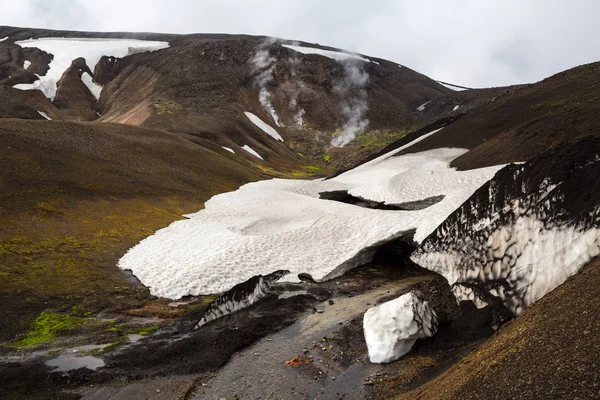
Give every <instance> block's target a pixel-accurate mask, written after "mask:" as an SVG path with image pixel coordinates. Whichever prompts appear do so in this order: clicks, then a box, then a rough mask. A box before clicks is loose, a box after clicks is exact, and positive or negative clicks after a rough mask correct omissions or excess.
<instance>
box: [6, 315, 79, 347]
mask: <svg viewBox="0 0 600 400" xmlns="http://www.w3.org/2000/svg"><path fill="white" fill-rule="evenodd" d="M78 312H79V310H75V308H74V310H73V311H72V312H71V313H70V314H59V313H57V312H54V311H52V310H45V311H42V313H41V314H40V315H38V316H37V317H36V319H35V320H34V321H33V324H31V329H30V330H29V332H27V336H25V337H24V338H23V339H21V340H18V341H16V342H14V343H13V344H12V347H33V346H37V345H39V344H41V343H45V342H48V341H50V340H52V339H54V338H55V337H56V335H57V334H59V333H61V332H66V331H72V330H75V329H77V328H79V327H81V326H82V325H85V324H86V322H87V321H86V320H85V319H83V318H81V317H78V316H77V313H78Z"/></svg>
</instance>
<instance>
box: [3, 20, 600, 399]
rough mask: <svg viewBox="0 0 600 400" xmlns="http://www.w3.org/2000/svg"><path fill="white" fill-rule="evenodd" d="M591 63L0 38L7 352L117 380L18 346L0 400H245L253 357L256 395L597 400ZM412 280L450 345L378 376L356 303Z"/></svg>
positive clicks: (186, 39) (236, 44) (166, 40)
mask: <svg viewBox="0 0 600 400" xmlns="http://www.w3.org/2000/svg"><path fill="white" fill-rule="evenodd" d="M599 73H600V63H593V64H588V65H583V66H580V67H577V68H574V69H571V70H568V71H564V72H562V73H559V74H557V75H554V76H552V77H549V78H547V79H544V80H543V81H541V82H537V83H533V84H528V85H517V86H511V87H498V88H486V89H466V90H461V91H455V90H453V89H452V88H457V86H456V85H449V84H447V83H444V84H441V83H439V82H437V81H435V80H433V79H431V78H429V77H426V76H424V75H422V74H420V73H418V72H416V71H413V70H411V69H410V68H408V67H406V66H404V65H399V64H398V63H396V62H391V61H388V60H383V59H379V58H375V57H370V56H368V55H364V54H354V53H350V52H347V51H344V50H341V49H335V48H331V47H327V46H322V45H319V44H311V43H306V42H299V41H291V40H285V39H276V38H268V37H257V36H249V35H225V34H192V35H173V34H155V33H99V32H71V31H50V30H41V29H28V28H17V27H6V26H3V27H0V187H1V188H2V190H1V191H0V214H1V215H2V218H0V276H1V277H2V279H0V301H1V302H2V304H3V307H2V308H1V309H0V322H2V324H1V325H0V326H1V328H0V341H2V343H3V346H4V347H3V348H0V351H2V352H3V354H4V353H6V352H11V351H14V350H12V349H13V348H14V347H15V346H16V347H24V346H34V348H35V349H38V350H40V351H46V350H41V349H42V348H43V346H49V343H51V344H52V345H55V346H58V348H59V350H57V351H59V352H61V351H63V350H62V349H66V348H69V349H70V348H71V347H73V346H76V345H92V344H93V345H98V346H100V347H94V346H92V347H94V349H92V350H89V349H87V348H86V349H87V350H82V351H85V352H86V353H85V357H91V358H92V361H93V362H101V363H102V365H104V363H106V364H107V365H108V366H109V367H110V368H99V369H98V370H97V371H96V370H95V369H93V368H92V367H89V368H79V369H74V370H72V371H71V370H69V371H64V372H65V376H59V375H60V374H52V373H50V367H49V366H48V365H46V364H44V362H46V361H51V360H54V359H53V358H52V357H54V355H55V354H54V353H52V354H50V353H44V354H43V355H41V356H40V357H38V358H35V357H33V356H32V358H28V357H29V355H30V354H32V353H31V352H29V350H27V349H24V350H19V353H17V355H18V356H15V355H14V354H13V355H11V356H8V357H7V358H5V359H3V360H2V363H4V364H2V365H0V379H1V380H2V381H5V382H10V384H9V385H8V386H6V387H3V388H0V397H3V398H4V397H6V398H48V397H51V398H53V397H57V398H60V397H64V398H79V397H81V396H82V395H85V394H89V395H90V396H100V397H102V396H105V395H106V393H117V392H118V393H119V394H118V395H116V396H117V398H118V397H119V396H120V397H122V398H127V393H129V392H128V390H130V389H131V388H133V387H137V388H138V389H139V387H140V386H135V385H142V386H141V387H144V388H150V387H151V388H152V390H151V391H149V392H148V393H150V392H152V393H155V392H156V393H161V392H160V391H158V392H157V391H156V390H155V387H154V386H152V385H155V384H158V383H157V382H159V381H160V382H163V381H162V380H161V379H163V378H161V377H162V376H165V375H167V374H168V375H173V376H172V378H171V379H172V385H173V386H177V387H178V390H183V389H185V390H184V391H185V392H186V393H187V394H185V396H188V397H189V396H191V395H196V396H200V397H201V396H202V394H201V393H202V392H201V391H202V390H205V391H208V392H207V393H209V395H210V393H212V392H210V391H211V390H213V386H211V385H212V384H211V385H208V386H204V385H201V384H200V383H198V382H200V381H202V383H204V381H203V379H204V375H202V374H205V373H206V374H216V376H217V378H216V379H221V378H220V376H221V375H219V374H223V375H222V376H223V377H225V378H222V379H225V381H228V382H230V384H228V385H227V387H219V386H218V385H217V386H214V390H217V391H218V392H219V393H218V394H219V396H221V395H223V396H225V395H227V396H229V395H231V396H229V397H233V396H234V395H235V394H237V393H238V392H239V390H241V389H239V388H238V386H237V385H238V384H239V385H242V386H243V387H244V388H246V384H245V383H244V382H242V380H239V382H238V381H233V380H231V379H228V378H227V376H238V375H239V374H240V373H241V372H242V371H239V370H236V369H235V368H236V367H235V365H238V364H236V363H238V362H240V360H244V359H245V358H244V357H248V356H251V358H252V360H253V361H252V363H253V365H255V366H256V368H255V369H256V371H254V369H248V370H246V369H247V367H244V371H243V375H246V376H247V377H248V379H250V380H251V381H252V391H251V392H248V393H252V394H253V395H257V396H258V395H260V394H262V393H266V392H267V390H271V391H273V393H274V396H275V397H277V396H280V397H285V396H287V395H288V394H289V393H290V392H291V391H294V390H304V391H305V393H306V394H307V396H309V395H311V396H312V395H313V394H314V395H315V397H316V396H317V395H318V394H320V393H321V388H323V389H325V388H326V387H327V388H328V390H334V389H335V391H336V393H338V392H339V393H341V392H351V393H353V395H356V396H358V397H360V396H363V397H367V396H372V397H374V398H377V396H379V398H390V397H392V396H396V395H398V396H408V397H411V396H416V397H419V398H439V397H441V398H444V397H461V398H462V397H465V398H468V397H469V396H471V397H474V396H475V395H476V394H478V392H477V384H476V383H478V382H483V383H482V389H481V390H483V391H484V392H485V393H486V394H489V396H488V397H490V398H494V397H493V396H496V397H495V398H506V397H516V398H529V397H532V396H533V395H531V393H535V392H536V391H539V390H542V388H544V387H546V386H545V385H547V382H552V384H551V385H550V386H551V388H552V393H553V395H554V397H555V398H569V397H570V395H571V393H569V389H571V388H572V389H573V391H574V393H576V396H579V397H580V398H586V397H591V396H593V395H594V392H593V390H595V389H593V387H594V386H593V385H594V384H595V382H596V380H597V379H596V378H597V363H596V361H595V360H594V359H593V357H591V356H590V354H593V352H592V351H591V350H590V352H588V354H586V353H585V351H583V350H582V349H595V347H594V346H595V342H594V338H595V337H596V336H597V335H594V334H595V333H597V332H596V330H597V329H596V326H595V325H594V320H593V318H592V317H589V316H588V315H592V314H593V312H594V304H595V303H594V299H595V298H596V297H597V293H596V292H597V290H595V289H594V288H595V286H594V285H593V282H594V279H593V276H594V271H596V269H597V268H596V267H597V256H598V252H599V249H600V238H599V236H598V229H600V226H599V220H600V217H599V215H598V204H599V203H600V201H599V199H598V193H599V188H598V182H597V179H596V177H597V175H598V160H599V158H598V154H600V142H599V139H600V130H599V129H598V126H599V125H598V123H599V122H600V121H599V118H600V117H599V116H600V110H599V107H600V80H599V79H598V76H599ZM317 177H318V178H326V179H314V180H309V179H307V178H317ZM272 178H278V179H272ZM199 210H200V211H199ZM119 268H121V269H119ZM280 270H289V271H291V273H290V274H286V275H285V276H284V274H282V273H276V271H280ZM286 272H287V271H286ZM269 277H272V278H269ZM263 278H265V279H267V278H268V279H267V280H268V281H269V282H268V283H269V284H268V285H263V284H262V283H261V282H262V280H263ZM277 279H280V280H281V281H283V282H278V283H275V282H274V281H275V280H277ZM257 282H258V283H259V284H257ZM565 282H566V283H565ZM263 283H264V282H263ZM596 286H597V285H596ZM412 290H418V291H420V292H422V293H423V296H424V300H425V301H427V302H428V304H430V305H431V307H432V310H433V311H434V312H435V314H436V315H437V316H438V317H439V326H438V330H437V333H436V335H435V336H434V337H433V338H431V339H427V340H425V341H421V340H419V341H417V342H416V344H415V347H414V348H413V350H412V352H411V353H409V354H408V355H407V356H406V357H405V358H402V359H400V360H398V361H396V362H395V363H392V364H389V365H383V366H377V367H373V366H372V365H370V364H366V360H367V359H368V349H367V348H366V347H365V345H364V337H363V333H362V332H363V327H362V321H363V319H362V317H363V314H364V312H365V310H366V308H365V304H367V307H370V306H371V304H373V305H376V304H379V303H383V302H385V301H387V300H391V299H393V298H395V297H397V296H399V295H402V294H405V293H408V292H410V291H412ZM259 292H260V293H259ZM220 293H221V294H222V293H225V294H224V295H222V296H220V297H218V296H217V295H218V294H220ZM257 293H258V294H257ZM215 299H216V300H215ZM457 300H458V301H460V305H457ZM475 306H477V307H479V309H478V308H477V307H475ZM214 310H217V311H218V312H216V314H215V312H213V311H214ZM314 310H316V312H315V313H314V314H311V312H312V311H314ZM211 312H212V313H213V314H215V315H217V314H218V317H219V318H214V316H211ZM234 312H235V313H234ZM322 315H324V317H323V316H322ZM337 319H339V322H338V321H337ZM199 320H202V321H209V320H210V322H207V323H206V324H201V325H202V327H201V328H199V329H196V330H194V331H193V332H192V328H193V327H194V326H196V325H197V323H198V321H199ZM307 321H308V322H307ZM417 322H418V321H417ZM303 323H310V324H312V325H311V327H310V328H309V327H306V326H305V325H303ZM323 324H325V325H326V326H327V329H325V328H323V327H322V325H323ZM327 324H329V325H327ZM417 325H418V324H417ZM596 325H597V324H596ZM285 327H289V330H287V329H286V330H285V331H281V329H283V328H285ZM159 328H161V329H160V330H159V332H158V333H156V334H154V335H150V336H149V337H147V338H146V339H143V340H142V341H141V342H140V343H139V344H137V343H131V344H127V343H128V341H129V340H131V341H135V340H138V339H139V338H136V337H135V336H133V337H129V336H130V335H132V334H134V335H137V334H138V333H139V332H142V333H141V334H143V335H147V334H149V333H151V332H153V331H154V330H156V329H159ZM317 328H318V329H317ZM319 329H321V330H319ZM494 329H496V330H497V332H496V333H495V334H494V335H493V336H492V337H491V338H489V339H487V337H488V336H490V335H492V333H493V332H494ZM280 331H281V332H280ZM585 332H587V333H585ZM383 336H386V335H383ZM554 337H556V338H557V339H556V340H554V339H553V338H554ZM529 338H535V340H534V339H531V340H529ZM486 339H487V340H486ZM317 342H318V345H317V344H316V343H317ZM326 342H327V344H325V343H326ZM557 342H560V345H557V344H556V343H557ZM311 343H312V344H311ZM253 344H254V345H256V346H257V348H259V349H263V350H261V351H258V350H249V351H251V352H250V353H245V354H241V353H239V352H240V351H242V349H244V348H245V347H247V346H250V345H253ZM35 345H38V347H35ZM11 346H12V347H11ZM336 346H338V347H339V348H338V347H336ZM477 347H479V348H478V349H477V350H474V349H476V348H477ZM513 348H514V349H517V350H514V351H513V350H511V349H513ZM115 349H116V351H114V352H112V351H113V350H115ZM264 349H269V353H270V354H268V355H267V354H265V350H264ZM505 349H508V350H506V351H505ZM78 351H79V350H78ZM88 351H89V352H88ZM287 351H293V352H294V354H293V355H292V354H288V353H287ZM111 352H112V353H111ZM317 352H318V353H317ZM67 353H69V352H67ZM236 353H237V354H238V355H239V357H235V360H234V359H233V358H232V360H234V361H235V362H233V361H232V363H231V364H230V365H229V366H228V368H232V369H233V370H229V371H228V370H226V368H225V367H224V365H225V364H226V363H227V361H228V360H229V359H230V357H231V356H233V355H234V354H236ZM296 353H297V354H296ZM515 353H518V354H517V355H514V354H515ZM546 353H547V354H553V357H554V359H553V360H549V359H548V358H547V356H544V354H546ZM19 354H22V356H21V355H19ZM65 354H66V353H61V355H60V356H59V357H62V356H63V355H65ZM256 354H258V355H256ZM323 354H325V355H327V356H323ZM67 356H68V354H66V355H65V357H67ZM259 356H260V357H259ZM292 356H293V358H292ZM3 357H4V356H3ZM10 357H13V358H10ZM14 357H17V358H14ZM284 357H285V358H284ZM463 357H464V359H463ZM461 359H463V361H460V360H461ZM61 360H62V358H61ZM86 360H87V359H86ZM285 360H288V361H289V362H290V363H289V364H287V363H284V362H283V361H285ZM356 360H363V361H365V362H364V363H363V362H362V361H361V362H357V361H356ZM76 361H81V362H84V361H82V360H76ZM61 362H62V361H61ZM534 362H535V363H538V364H540V365H541V366H540V367H539V368H537V369H536V370H535V373H531V374H529V372H530V371H531V370H532V369H535V365H534V364H532V363H534ZM319 363H323V364H319ZM244 365H246V364H244ZM465 365H466V366H465ZM556 365H558V366H559V367H560V368H561V372H560V376H559V377H557V376H555V375H556V374H558V372H556V371H558V369H556V368H554V366H556ZM280 367H281V368H288V367H289V368H288V369H286V370H282V371H279V372H281V373H279V372H277V373H274V375H277V376H283V375H287V374H291V375H290V376H294V379H292V381H294V382H295V384H294V385H295V386H294V387H293V388H291V387H288V386H286V384H285V383H282V382H280V381H277V380H273V381H271V380H270V378H269V379H267V378H265V377H264V376H263V375H264V374H263V375H260V374H261V373H262V371H265V370H267V368H271V369H272V370H273V371H275V370H274V369H273V368H280ZM94 368H95V367H94ZM238 368H239V367H238ZM290 368H294V370H293V371H296V372H298V373H297V374H296V372H293V371H292V370H291V369H290ZM374 368H379V369H374ZM557 368H558V367H557ZM290 371H292V372H290ZM319 371H320V372H321V373H320V374H319V373H318V372H319ZM329 371H332V372H331V374H333V373H335V375H333V376H334V378H335V377H336V376H337V381H335V380H334V379H330V378H329V377H328V374H329ZM357 371H358V372H357ZM227 374H230V375H227ZM253 374H254V375H253ZM259 375H260V376H259ZM525 375H527V377H528V379H529V380H530V381H531V382H532V383H531V384H529V383H527V384H522V383H523V382H521V381H522V380H523V379H521V378H522V376H525ZM182 376H194V377H195V379H193V380H195V382H196V383H190V382H189V380H188V381H185V380H184V378H182ZM200 376H202V377H203V378H199V377H200ZM495 376H497V377H498V379H496V380H495V379H494V377H495ZM253 377H254V378H256V379H252V378H253ZM363 377H366V378H365V379H367V380H366V381H364V382H370V383H372V382H375V381H377V382H378V384H377V385H373V387H372V388H371V389H369V388H370V387H371V385H370V383H365V384H363V383H364V382H363ZM580 377H581V379H580ZM196 378H197V379H196ZM321 378H323V379H325V381H323V382H327V385H325V386H323V385H324V384H322V383H321V382H322V381H320V379H321ZM179 379H182V380H181V381H180V380H179ZM186 379H187V378H186ZM207 379H208V378H207ZM370 379H373V380H372V381H370ZM578 379H580V381H577V380H578ZM575 381H577V382H579V383H577V384H573V383H572V382H575ZM37 382H43V385H42V384H40V387H39V388H37V387H36V388H35V389H31V387H32V385H35V383H37ZM115 382H119V384H118V385H117V384H116V383H115ZM211 382H212V381H211ZM474 382H475V383H474ZM524 382H529V381H527V380H524ZM91 383H93V384H94V385H96V384H97V385H99V387H97V388H96V387H94V388H91V389H90V388H88V387H89V385H90V384H91ZM121 384H123V385H125V386H123V385H121ZM127 385H132V386H127ZM144 385H146V386H144ZM315 385H317V386H315ZM319 385H321V386H319ZM117 386H118V387H117ZM121 386H122V388H121ZM296 386H297V388H300V389H297V388H296ZM367 387H369V388H367ZM511 388H518V391H511V390H512V389H511ZM532 388H534V389H535V390H534V389H532ZM96 390H97V392H96ZM131 390H137V389H131ZM144 390H145V389H144ZM244 390H250V389H244ZM515 390H516V389H515ZM213 394H214V393H213ZM157 396H158V395H157ZM574 396H575V395H574Z"/></svg>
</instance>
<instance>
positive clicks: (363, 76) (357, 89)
mask: <svg viewBox="0 0 600 400" xmlns="http://www.w3.org/2000/svg"><path fill="white" fill-rule="evenodd" d="M338 62H339V63H340V64H341V65H342V67H343V69H344V75H343V77H342V79H341V80H339V81H338V82H337V83H336V85H335V86H334V88H333V90H334V92H335V93H337V94H338V95H339V96H340V97H341V98H342V104H341V113H342V116H343V117H344V120H345V121H344V125H343V126H342V134H341V135H340V136H337V137H335V138H333V140H332V141H331V144H332V145H333V146H337V147H344V146H345V145H347V144H348V143H350V142H351V141H352V140H354V138H355V137H356V135H357V134H358V133H360V132H363V131H364V130H365V129H367V126H368V125H369V120H368V119H367V118H366V114H367V110H368V103H367V97H368V95H367V89H366V85H367V83H368V82H369V74H368V73H367V72H366V71H365V70H364V68H363V62H362V61H358V60H352V59H346V60H338Z"/></svg>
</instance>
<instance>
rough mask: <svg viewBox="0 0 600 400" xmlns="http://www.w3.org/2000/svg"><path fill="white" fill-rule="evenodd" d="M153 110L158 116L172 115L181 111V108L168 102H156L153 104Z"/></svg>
mask: <svg viewBox="0 0 600 400" xmlns="http://www.w3.org/2000/svg"><path fill="white" fill-rule="evenodd" d="M154 109H155V110H156V112H157V114H158V115H173V114H175V113H176V112H177V111H179V110H181V106H180V105H179V104H177V103H173V102H170V101H158V102H156V103H154Z"/></svg>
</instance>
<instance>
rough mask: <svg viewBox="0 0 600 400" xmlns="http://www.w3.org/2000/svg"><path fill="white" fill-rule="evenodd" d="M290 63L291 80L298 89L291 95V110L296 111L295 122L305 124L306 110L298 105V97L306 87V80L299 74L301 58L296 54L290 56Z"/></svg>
mask: <svg viewBox="0 0 600 400" xmlns="http://www.w3.org/2000/svg"><path fill="white" fill-rule="evenodd" d="M288 63H289V65H290V75H291V81H292V82H293V84H294V85H295V86H296V88H297V90H294V91H293V92H292V94H291V95H290V110H291V111H292V112H293V113H294V122H295V123H296V125H298V126H303V125H304V114H306V111H304V109H303V108H301V107H299V106H298V97H299V95H300V90H302V88H303V87H304V82H302V79H300V77H299V76H298V66H299V65H300V59H299V58H298V57H296V56H294V57H290V58H288Z"/></svg>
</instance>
